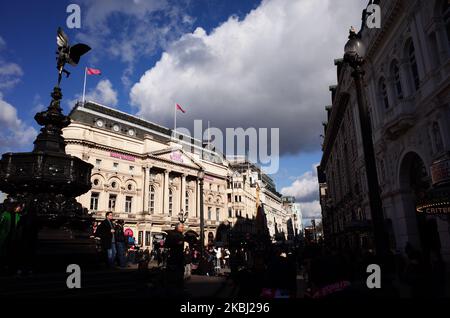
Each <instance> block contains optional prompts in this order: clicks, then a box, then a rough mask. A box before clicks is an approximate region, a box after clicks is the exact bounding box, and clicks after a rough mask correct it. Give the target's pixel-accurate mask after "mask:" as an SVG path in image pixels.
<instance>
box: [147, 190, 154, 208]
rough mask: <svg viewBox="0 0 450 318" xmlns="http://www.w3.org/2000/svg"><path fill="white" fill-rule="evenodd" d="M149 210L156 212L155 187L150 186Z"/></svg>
mask: <svg viewBox="0 0 450 318" xmlns="http://www.w3.org/2000/svg"><path fill="white" fill-rule="evenodd" d="M148 211H149V212H150V213H154V212H155V187H154V186H152V185H151V186H150V189H149V194H148Z"/></svg>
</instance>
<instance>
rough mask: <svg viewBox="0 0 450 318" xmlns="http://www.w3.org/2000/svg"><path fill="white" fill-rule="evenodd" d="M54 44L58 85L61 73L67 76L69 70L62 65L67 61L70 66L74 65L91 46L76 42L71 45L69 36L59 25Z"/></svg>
mask: <svg viewBox="0 0 450 318" xmlns="http://www.w3.org/2000/svg"><path fill="white" fill-rule="evenodd" d="M56 44H57V46H58V51H57V52H56V55H57V57H56V68H57V69H58V87H59V84H60V83H61V77H62V73H64V74H66V77H69V75H70V72H69V71H67V70H66V69H65V68H64V66H65V65H66V63H69V64H70V65H72V66H76V65H77V64H78V62H79V61H80V58H81V56H82V55H84V54H86V53H87V52H89V51H90V50H91V48H90V47H89V46H88V45H86V44H83V43H78V44H75V45H73V46H70V44H69V38H68V37H67V35H66V34H65V33H64V31H63V29H62V28H61V27H59V28H58V31H57V34H56Z"/></svg>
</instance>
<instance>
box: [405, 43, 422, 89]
mask: <svg viewBox="0 0 450 318" xmlns="http://www.w3.org/2000/svg"><path fill="white" fill-rule="evenodd" d="M407 53H408V59H409V66H410V68H411V75H412V79H413V84H414V89H415V90H418V89H419V87H420V78H419V70H418V68H417V59H416V50H415V48H414V43H413V41H412V40H409V42H408V45H407Z"/></svg>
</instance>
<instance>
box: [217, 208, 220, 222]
mask: <svg viewBox="0 0 450 318" xmlns="http://www.w3.org/2000/svg"><path fill="white" fill-rule="evenodd" d="M216 221H220V209H219V208H216Z"/></svg>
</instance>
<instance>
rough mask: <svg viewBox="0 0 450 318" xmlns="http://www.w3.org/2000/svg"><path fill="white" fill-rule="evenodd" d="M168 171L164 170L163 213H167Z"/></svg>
mask: <svg viewBox="0 0 450 318" xmlns="http://www.w3.org/2000/svg"><path fill="white" fill-rule="evenodd" d="M169 173H170V170H164V185H163V187H164V190H163V214H164V215H169Z"/></svg>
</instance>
